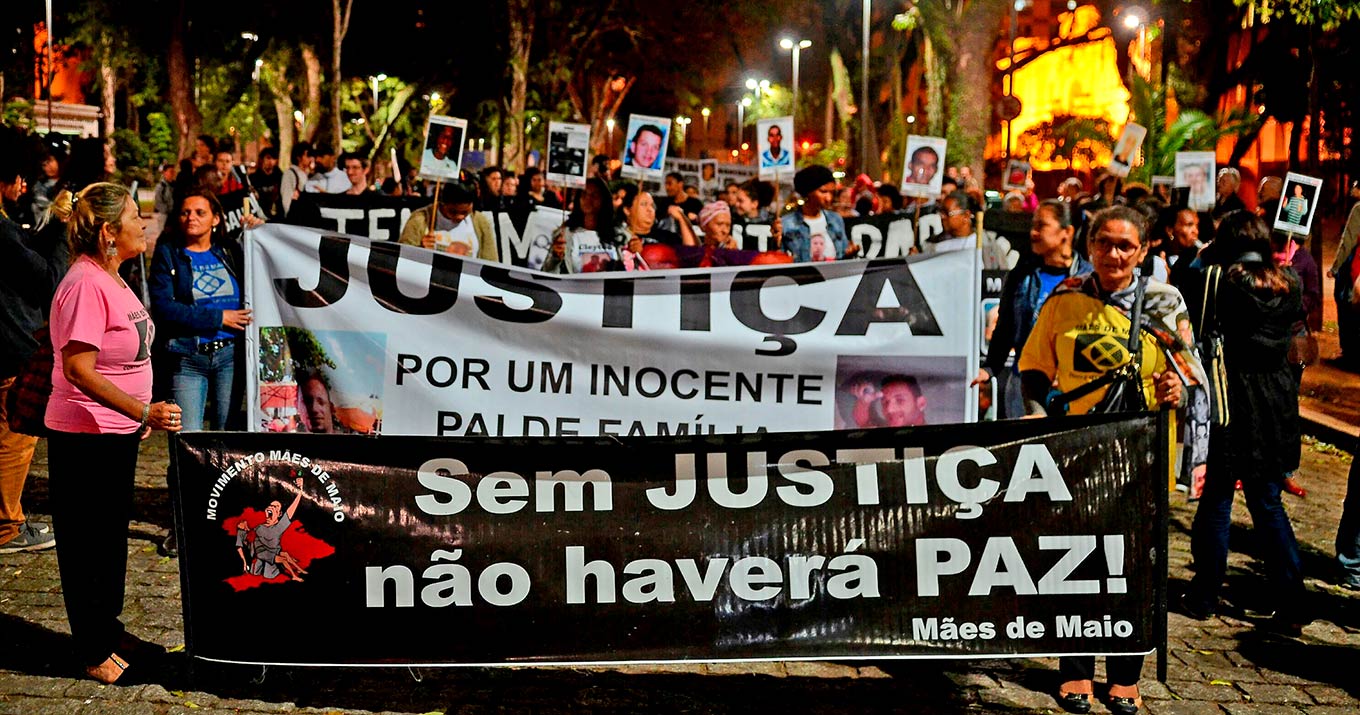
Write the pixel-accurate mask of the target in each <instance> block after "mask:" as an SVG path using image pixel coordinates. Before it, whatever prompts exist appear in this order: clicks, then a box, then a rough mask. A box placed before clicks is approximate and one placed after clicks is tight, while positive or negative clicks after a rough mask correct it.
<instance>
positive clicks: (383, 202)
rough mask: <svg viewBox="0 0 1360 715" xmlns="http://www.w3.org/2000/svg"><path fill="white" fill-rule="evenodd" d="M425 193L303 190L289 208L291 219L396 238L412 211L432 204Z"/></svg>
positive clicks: (329, 228)
mask: <svg viewBox="0 0 1360 715" xmlns="http://www.w3.org/2000/svg"><path fill="white" fill-rule="evenodd" d="M430 202H431V199H429V198H428V197H424V196H386V195H383V194H379V193H374V192H369V193H367V194H363V195H360V196H350V195H348V194H315V193H303V194H299V195H298V197H297V198H296V199H294V200H293V205H292V206H291V207H290V208H289V210H288V218H287V223H290V224H296V225H298V226H310V227H312V228H319V229H323V230H326V231H333V232H335V233H344V234H349V235H353V236H364V237H366V238H371V239H374V240H378V241H396V240H398V239H400V238H401V230H402V228H404V227H405V226H406V219H408V218H410V217H411V212H412V211H415V210H416V209H419V208H423V207H425V206H429V205H430Z"/></svg>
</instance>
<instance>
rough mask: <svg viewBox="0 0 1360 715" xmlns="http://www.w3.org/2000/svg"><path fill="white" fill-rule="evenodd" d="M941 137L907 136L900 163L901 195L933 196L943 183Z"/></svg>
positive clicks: (944, 142) (943, 150) (943, 157)
mask: <svg viewBox="0 0 1360 715" xmlns="http://www.w3.org/2000/svg"><path fill="white" fill-rule="evenodd" d="M947 145H948V142H947V141H945V139H944V138H943V137H926V136H920V135H918V134H913V135H911V136H909V137H907V151H906V156H905V157H904V159H903V163H902V186H901V189H902V195H903V196H918V197H925V198H935V197H937V196H939V195H940V186H941V185H943V184H944V159H945V147H946V146H947Z"/></svg>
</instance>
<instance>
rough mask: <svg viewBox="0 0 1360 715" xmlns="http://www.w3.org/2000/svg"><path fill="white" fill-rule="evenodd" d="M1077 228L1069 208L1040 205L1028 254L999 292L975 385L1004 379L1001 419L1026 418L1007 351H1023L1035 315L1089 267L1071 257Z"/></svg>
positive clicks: (1058, 204)
mask: <svg viewBox="0 0 1360 715" xmlns="http://www.w3.org/2000/svg"><path fill="white" fill-rule="evenodd" d="M1075 233H1076V226H1075V225H1073V223H1072V204H1069V203H1067V202H1065V201H1062V200H1059V199H1048V200H1046V201H1043V202H1041V203H1040V204H1039V208H1038V210H1036V211H1035V212H1034V221H1033V223H1032V225H1031V228H1030V232H1029V245H1030V248H1031V249H1032V253H1030V254H1029V255H1027V256H1026V257H1025V258H1023V259H1021V262H1020V264H1019V265H1017V266H1016V267H1015V268H1013V269H1011V271H1010V272H1009V273H1007V274H1006V283H1005V285H1004V286H1003V287H1002V288H1001V304H1000V306H999V310H998V317H997V323H996V330H995V331H993V332H992V339H991V342H989V343H988V345H987V359H986V360H984V361H983V364H982V367H981V369H979V370H978V374H977V377H976V378H974V379H973V385H975V386H976V385H983V384H986V383H987V382H989V381H990V380H991V379H992V378H994V377H998V376H1002V373H1003V371H1004V372H1005V375H1004V377H1005V381H1004V382H1003V383H1002V394H1003V395H1004V396H1005V398H1006V399H1003V400H1001V401H1000V405H1001V408H1002V409H1001V410H1000V413H1001V418H1002V419H1013V418H1017V417H1021V416H1023V415H1024V410H1023V408H1022V406H1021V400H1020V372H1019V369H1018V365H1017V366H1016V367H1012V368H1011V369H1010V370H1007V369H1006V361H1007V360H1009V359H1010V355H1011V351H1014V352H1015V354H1016V355H1017V356H1019V355H1020V353H1021V352H1022V351H1023V350H1024V348H1025V342H1026V341H1027V340H1028V339H1029V334H1030V331H1031V330H1033V329H1034V323H1035V321H1036V320H1038V318H1039V310H1040V309H1041V308H1042V307H1043V305H1044V302H1045V301H1047V300H1048V297H1049V296H1050V295H1052V294H1053V291H1054V289H1056V288H1057V287H1058V284H1060V283H1062V282H1063V281H1065V280H1067V279H1068V278H1071V277H1073V276H1078V275H1084V274H1086V273H1090V272H1091V270H1092V268H1093V266H1092V265H1091V262H1090V261H1088V260H1086V259H1085V258H1084V257H1082V256H1078V255H1074V254H1073V252H1072V238H1073V236H1074V235H1075Z"/></svg>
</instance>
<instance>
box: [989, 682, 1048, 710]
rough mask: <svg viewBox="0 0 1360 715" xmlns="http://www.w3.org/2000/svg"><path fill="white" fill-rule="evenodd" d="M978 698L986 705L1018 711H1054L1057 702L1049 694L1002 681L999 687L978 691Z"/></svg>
mask: <svg viewBox="0 0 1360 715" xmlns="http://www.w3.org/2000/svg"><path fill="white" fill-rule="evenodd" d="M976 692H977V696H978V700H980V701H981V702H982V703H983V704H985V705H995V706H1000V707H1003V708H1010V709H1017V710H1053V709H1056V707H1057V702H1056V701H1054V700H1053V697H1052V696H1050V695H1049V694H1048V693H1040V692H1036V691H1033V690H1030V689H1029V688H1026V687H1024V686H1021V685H1018V684H1016V683H1012V682H1010V681H1006V680H1002V681H1000V683H999V687H995V688H984V689H982V690H978V691H976Z"/></svg>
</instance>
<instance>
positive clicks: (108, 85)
mask: <svg viewBox="0 0 1360 715" xmlns="http://www.w3.org/2000/svg"><path fill="white" fill-rule="evenodd" d="M100 44H101V45H102V47H101V48H100V62H99V114H100V118H99V130H100V135H101V136H103V137H104V138H106V139H107V138H109V137H112V136H113V129H114V124H115V121H114V120H115V119H116V118H117V117H116V114H115V111H116V110H115V107H116V105H117V103H118V76H117V74H116V73H114V71H113V62H112V60H113V58H112V57H110V54H111V51H110V50H109V41H108V38H107V37H105V38H103V41H102V42H101V43H100Z"/></svg>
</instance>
